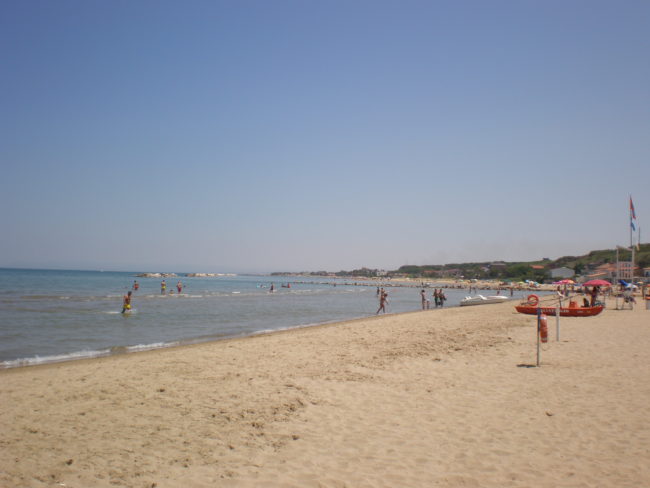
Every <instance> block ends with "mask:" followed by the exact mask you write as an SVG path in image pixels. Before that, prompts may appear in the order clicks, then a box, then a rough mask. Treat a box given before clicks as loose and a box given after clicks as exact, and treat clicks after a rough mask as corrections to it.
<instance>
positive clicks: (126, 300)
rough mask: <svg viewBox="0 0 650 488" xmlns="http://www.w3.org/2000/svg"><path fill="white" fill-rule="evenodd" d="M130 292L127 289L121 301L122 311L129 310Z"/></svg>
mask: <svg viewBox="0 0 650 488" xmlns="http://www.w3.org/2000/svg"><path fill="white" fill-rule="evenodd" d="M131 293H133V292H132V291H129V292H128V293H127V294H126V295H124V302H123V303H122V313H125V312H127V311H129V310H131Z"/></svg>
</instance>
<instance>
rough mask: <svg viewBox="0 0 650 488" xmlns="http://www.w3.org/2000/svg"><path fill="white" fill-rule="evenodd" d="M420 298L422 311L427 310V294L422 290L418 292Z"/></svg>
mask: <svg viewBox="0 0 650 488" xmlns="http://www.w3.org/2000/svg"><path fill="white" fill-rule="evenodd" d="M420 298H421V299H422V310H426V309H427V292H426V291H424V288H422V291H421V292H420Z"/></svg>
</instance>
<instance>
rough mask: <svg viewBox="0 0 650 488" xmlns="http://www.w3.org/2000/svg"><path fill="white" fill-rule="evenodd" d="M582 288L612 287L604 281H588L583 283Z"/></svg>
mask: <svg viewBox="0 0 650 488" xmlns="http://www.w3.org/2000/svg"><path fill="white" fill-rule="evenodd" d="M582 286H612V284H611V283H610V282H609V281H605V280H589V281H585V282H584V283H583V284H582Z"/></svg>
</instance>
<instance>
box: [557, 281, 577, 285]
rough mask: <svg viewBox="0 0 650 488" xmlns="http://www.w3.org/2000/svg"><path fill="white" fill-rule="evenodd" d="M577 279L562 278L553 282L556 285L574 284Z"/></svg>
mask: <svg viewBox="0 0 650 488" xmlns="http://www.w3.org/2000/svg"><path fill="white" fill-rule="evenodd" d="M574 283H575V281H573V280H560V281H556V282H555V283H553V284H554V285H573V284H574Z"/></svg>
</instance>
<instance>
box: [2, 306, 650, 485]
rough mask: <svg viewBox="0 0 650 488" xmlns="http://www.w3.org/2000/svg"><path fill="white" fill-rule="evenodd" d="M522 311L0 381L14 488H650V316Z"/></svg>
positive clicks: (369, 322) (93, 363)
mask: <svg viewBox="0 0 650 488" xmlns="http://www.w3.org/2000/svg"><path fill="white" fill-rule="evenodd" d="M609 306H610V308H608V309H607V310H605V311H604V312H603V313H602V314H601V315H599V316H597V317H592V318H562V319H561V336H560V339H561V340H560V341H559V342H557V341H556V340H555V338H556V337H555V319H554V318H550V319H549V329H550V337H549V343H548V344H546V345H544V347H543V351H542V365H541V367H540V368H536V367H532V366H534V365H535V360H536V348H535V327H534V324H535V318H534V317H532V316H525V315H521V314H517V313H515V312H514V308H513V303H506V304H497V305H484V306H478V307H468V308H454V309H446V310H431V311H424V312H414V313H408V314H401V315H388V316H381V317H370V318H368V319H362V320H356V321H350V322H345V323H340V324H333V325H327V326H319V327H312V328H305V329H298V330H291V331H285V332H280V333H273V334H268V335H261V336H255V337H251V338H246V339H237V340H229V341H222V342H215V343H207V344H199V345H194V346H187V347H181V348H175V349H167V350H160V351H150V352H144V353H138V354H130V355H121V356H114V357H108V358H101V359H94V360H85V361H77V362H68V363H60V364H52V365H45V366H35V367H26V368H18V369H12V370H4V371H0V402H1V404H2V410H1V412H0V429H1V432H2V436H1V439H0V446H1V448H0V449H1V450H0V452H1V455H0V486H3V487H5V486H6V487H50V486H66V487H78V488H82V487H115V486H124V487H160V488H161V487H178V486H185V487H214V486H232V487H239V486H243V487H248V486H265V487H276V486H277V487H343V486H348V487H396V486H405V487H406V486H408V487H432V486H436V487H459V486H469V487H472V486H476V487H530V486H535V487H558V486H562V487H595V486H598V487H618V488H620V487H628V486H629V487H639V486H648V485H650V466H649V465H648V462H647V460H648V459H650V420H648V418H649V417H650V407H649V405H650V381H648V378H650V355H649V354H648V349H649V348H650V311H646V310H645V309H644V307H643V305H642V304H640V305H638V306H637V307H636V309H635V310H634V311H629V310H625V311H617V310H613V301H611V302H610V304H609Z"/></svg>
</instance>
